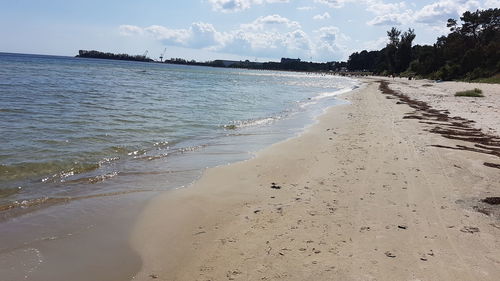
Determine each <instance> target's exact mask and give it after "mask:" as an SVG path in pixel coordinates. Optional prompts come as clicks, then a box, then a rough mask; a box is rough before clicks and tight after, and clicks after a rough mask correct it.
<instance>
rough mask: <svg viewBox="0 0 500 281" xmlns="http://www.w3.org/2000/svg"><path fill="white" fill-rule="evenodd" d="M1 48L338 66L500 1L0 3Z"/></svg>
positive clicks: (427, 35) (421, 39)
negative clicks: (396, 36) (392, 37)
mask: <svg viewBox="0 0 500 281" xmlns="http://www.w3.org/2000/svg"><path fill="white" fill-rule="evenodd" d="M0 1H1V6H0V7H1V8H0V26H1V28H0V38H1V39H0V52H16V53H35V54H53V55H69V56H72V55H76V54H77V52H78V50H79V49H95V50H100V51H109V52H115V53H129V54H143V53H144V51H145V50H148V51H149V56H150V57H151V58H154V59H157V58H158V56H159V55H160V54H161V53H162V52H163V50H164V48H166V54H165V57H167V58H170V57H182V58H186V59H196V60H201V61H204V60H211V59H238V60H239V59H249V60H252V61H254V60H258V61H265V60H279V58H281V57H293V58H301V59H303V60H308V61H309V60H312V61H332V60H345V59H347V57H348V56H349V54H351V53H352V52H354V51H361V50H363V49H368V50H374V49H380V48H381V47H383V46H384V45H385V42H386V31H387V30H389V29H390V28H391V27H392V26H395V27H397V28H399V29H403V30H404V29H408V28H409V27H411V28H414V29H415V32H416V34H417V37H416V39H415V42H416V43H419V44H431V43H433V42H434V41H435V39H436V38H437V37H438V36H440V35H443V34H446V33H447V29H446V20H447V19H448V18H450V17H453V18H457V19H458V17H459V15H460V14H461V13H463V12H464V11H466V10H476V9H478V8H479V9H485V8H493V7H500V0H419V1H416V0H415V1H392V0H308V1H306V0H185V1H166V0H142V1H138V0H108V1H105V0H99V1H98V0H86V1H73V0H0Z"/></svg>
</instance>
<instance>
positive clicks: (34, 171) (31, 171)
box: [0, 161, 100, 182]
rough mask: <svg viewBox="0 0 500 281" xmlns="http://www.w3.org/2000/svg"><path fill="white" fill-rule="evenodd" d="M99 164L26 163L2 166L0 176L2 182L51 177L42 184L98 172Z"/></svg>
mask: <svg viewBox="0 0 500 281" xmlns="http://www.w3.org/2000/svg"><path fill="white" fill-rule="evenodd" d="M99 167H100V164H99V163H78V162H72V163H68V162H60V161H52V162H25V163H19V164H13V165H0V175H1V176H2V180H18V179H25V178H37V177H41V176H44V175H47V174H49V175H51V176H48V177H45V178H44V179H42V182H45V181H49V180H50V179H56V178H58V179H62V178H66V177H69V176H72V175H75V174H81V173H84V172H89V171H93V170H96V169H98V168H99Z"/></svg>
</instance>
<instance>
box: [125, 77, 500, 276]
mask: <svg viewBox="0 0 500 281" xmlns="http://www.w3.org/2000/svg"><path fill="white" fill-rule="evenodd" d="M365 82H366V85H365V86H364V87H363V88H361V89H358V90H356V91H353V92H351V93H348V94H345V95H343V98H345V99H347V100H349V101H350V102H351V104H349V105H340V106H335V107H332V108H330V109H329V110H328V112H327V113H325V114H324V115H322V116H321V117H319V119H318V123H316V124H315V125H313V126H311V127H310V128H308V129H307V130H306V132H304V133H303V134H301V135H300V136H298V137H295V138H292V139H290V140H287V141H285V142H281V143H278V144H275V145H273V146H271V147H269V148H267V149H264V150H263V151H261V152H259V153H258V154H257V156H256V157H255V158H253V159H251V160H248V161H244V162H240V163H236V164H231V165H228V166H221V167H217V168H212V169H208V170H207V171H206V172H205V173H204V175H203V177H202V178H201V179H200V180H199V181H197V182H196V183H195V184H194V185H193V186H191V187H189V188H185V189H179V190H174V191H169V192H166V193H164V194H163V195H160V196H158V197H156V198H155V199H153V200H152V202H151V203H150V204H149V205H148V206H147V207H146V209H145V211H144V213H143V214H142V216H141V218H140V219H139V221H138V223H137V224H136V226H135V230H134V233H133V236H132V245H133V248H134V249H135V250H136V251H137V253H138V254H139V255H140V257H141V259H142V267H141V270H140V271H139V273H138V274H137V275H136V276H135V278H134V280H496V279H497V277H498V276H499V274H500V251H499V249H500V220H499V219H500V218H499V217H498V205H489V204H487V203H484V202H482V201H481V200H482V199H485V198H487V197H495V196H500V190H499V182H500V173H499V169H498V168H496V167H495V166H494V165H493V166H487V165H485V164H484V163H491V164H500V157H499V155H497V154H496V152H498V149H499V144H498V143H497V142H496V141H497V140H496V139H495V138H497V136H496V135H495V130H496V129H495V128H494V126H491V125H487V124H497V125H498V115H495V114H494V113H491V112H490V111H488V110H492V111H494V110H497V109H498V106H499V103H496V102H497V101H498V100H496V101H494V102H493V104H489V105H487V106H485V108H486V109H485V110H486V111H488V112H486V113H485V114H482V113H481V111H480V110H478V112H479V113H477V114H476V115H477V116H480V117H481V118H483V119H484V120H486V121H481V118H476V119H477V120H473V121H476V122H475V123H474V122H467V120H471V119H473V118H474V116H475V115H474V114H472V115H470V116H462V117H463V118H462V119H456V120H455V119H453V117H455V116H456V115H454V113H455V111H453V110H458V111H456V112H460V110H462V109H460V108H438V109H436V110H437V111H433V110H432V109H433V106H436V105H434V104H432V103H431V102H429V103H428V104H427V105H426V106H424V105H423V104H422V103H419V98H420V99H425V98H427V96H425V97H419V96H418V93H417V92H418V91H420V89H423V88H430V87H429V86H425V87H424V86H422V85H419V84H418V83H420V82H418V81H414V82H408V81H388V82H390V83H393V84H389V85H388V86H387V87H388V89H392V90H394V89H397V90H399V91H401V92H402V93H405V92H409V91H410V90H413V91H414V92H415V93H413V94H411V95H412V96H411V98H408V97H407V98H403V97H402V96H400V95H399V96H398V94H397V92H395V93H391V92H386V93H382V92H381V91H380V90H379V83H378V82H376V80H375V79H366V80H365ZM404 83H406V84H404ZM432 87H434V85H433V86H432ZM457 87H462V86H457ZM488 87H489V86H488ZM493 89H494V91H493V92H494V93H493V94H495V93H496V94H498V93H500V91H498V90H499V87H498V85H495V86H493ZM434 91H435V92H438V93H442V92H443V91H439V90H434ZM422 93H424V91H422ZM450 93H451V94H452V92H450ZM450 93H448V95H446V98H445V99H447V100H450V101H458V102H455V104H454V103H451V105H450V106H455V107H459V106H460V105H457V104H460V103H464V101H465V99H464V98H458V97H449V94H450ZM458 99H461V100H458ZM488 99H489V98H488ZM468 101H469V102H470V101H472V100H470V98H469V100H468ZM476 102H478V103H482V102H484V100H482V101H481V100H477V98H476ZM467 104H468V103H467ZM441 105H442V106H446V105H443V104H441ZM488 106H491V107H488ZM429 110H430V111H429ZM446 110H447V112H445V111H446ZM444 115H446V116H444ZM408 116H414V117H413V118H405V117H408ZM415 116H417V117H415ZM484 116H493V118H495V119H494V120H491V118H492V117H484ZM495 120H496V121H495ZM455 121H459V123H461V124H465V125H467V126H468V127H462V126H460V125H457V124H454V123H453V122H455ZM435 123H442V124H441V125H440V124H435ZM443 124H444V125H443ZM485 124H486V125H485ZM469 125H470V126H469ZM437 126H446V129H447V130H455V133H456V134H457V131H460V132H462V131H465V132H474V133H477V131H473V130H474V129H477V128H478V127H479V128H483V126H487V127H488V128H492V130H489V129H488V130H487V131H481V132H482V133H483V134H487V135H488V136H489V141H490V142H489V143H487V144H481V143H478V142H476V140H474V141H471V140H470V139H464V138H463V136H462V137H460V138H456V137H455V138H449V137H445V136H446V135H449V134H442V133H439V132H436V131H435V132H431V130H433V129H435V128H436V127H437ZM496 132H498V131H496ZM465 137H466V138H470V137H471V136H465ZM472 138H482V136H472ZM483 140H484V139H482V140H481V141H483ZM478 144H479V145H480V146H483V147H477V145H478ZM460 147H469V148H472V149H454V148H460ZM478 150H479V151H478ZM481 150H482V151H481ZM484 151H490V152H493V153H484Z"/></svg>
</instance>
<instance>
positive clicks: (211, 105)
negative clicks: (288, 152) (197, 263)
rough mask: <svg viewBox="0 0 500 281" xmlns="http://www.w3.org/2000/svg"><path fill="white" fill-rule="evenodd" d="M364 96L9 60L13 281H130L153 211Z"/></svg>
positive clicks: (305, 79)
mask: <svg viewBox="0 0 500 281" xmlns="http://www.w3.org/2000/svg"><path fill="white" fill-rule="evenodd" d="M356 85H357V82H356V81H354V80H350V79H346V78H339V77H334V76H330V75H316V74H305V73H292V72H272V71H250V70H240V69H219V68H208V67H189V66H175V65H167V64H154V63H138V62H123V61H108V60H97V59H76V58H68V57H53V56H35V55H19V54H2V53H0V132H1V133H0V237H1V241H2V244H0V276H2V278H0V279H2V280H4V279H5V280H51V281H54V280H130V279H131V278H132V276H133V274H134V273H135V272H136V271H137V270H138V269H139V267H140V259H139V258H138V257H137V256H136V255H135V254H134V253H133V251H132V250H131V249H130V247H129V246H128V238H129V231H130V230H131V228H132V227H133V225H134V222H135V220H136V218H137V216H138V215H139V214H140V212H141V209H142V207H143V206H144V205H145V204H147V202H148V200H150V199H151V198H152V197H154V196H156V195H157V194H158V193H160V192H162V191H165V190H169V189H173V188H179V187H183V186H186V185H188V184H190V183H191V182H192V181H193V180H195V179H196V178H198V177H199V176H200V175H201V174H202V172H203V170H204V169H205V168H207V167H213V166H217V165H224V164H227V163H232V162H235V161H240V160H244V159H248V158H250V157H251V156H252V153H253V152H256V151H258V150H260V149H262V148H264V147H265V146H268V145H270V144H273V143H276V142H278V141H282V140H285V139H287V138H290V137H292V136H294V135H296V134H298V133H299V132H301V131H302V130H303V128H304V127H305V126H307V125H309V124H311V123H312V122H313V121H314V118H315V116H318V115H319V114H320V113H322V112H323V111H324V109H325V108H327V107H328V106H332V105H336V104H339V103H342V101H339V100H337V99H335V95H337V94H339V93H342V92H345V91H348V90H350V89H353V88H355V87H356ZM173 227H175V226H173Z"/></svg>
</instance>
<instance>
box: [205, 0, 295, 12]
mask: <svg viewBox="0 0 500 281" xmlns="http://www.w3.org/2000/svg"><path fill="white" fill-rule="evenodd" d="M208 2H209V3H210V4H212V9H213V10H214V11H219V12H224V13H232V12H239V11H243V10H246V9H249V8H250V7H251V6H253V5H260V4H264V3H288V2H290V0H208Z"/></svg>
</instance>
